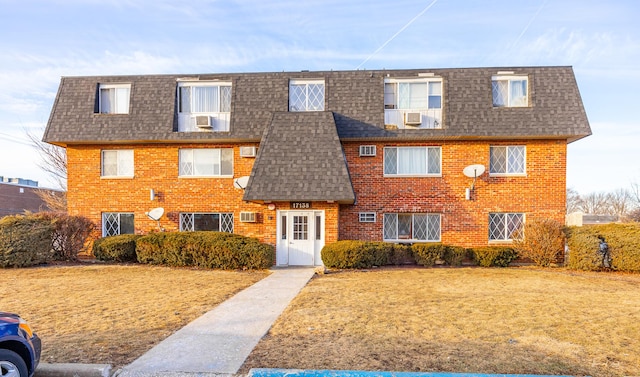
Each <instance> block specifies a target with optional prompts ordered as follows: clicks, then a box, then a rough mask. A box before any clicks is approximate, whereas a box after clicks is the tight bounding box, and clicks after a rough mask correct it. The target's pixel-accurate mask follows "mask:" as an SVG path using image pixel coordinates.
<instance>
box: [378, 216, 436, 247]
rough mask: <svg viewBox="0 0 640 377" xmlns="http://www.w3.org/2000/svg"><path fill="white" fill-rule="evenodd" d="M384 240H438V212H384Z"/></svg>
mask: <svg viewBox="0 0 640 377" xmlns="http://www.w3.org/2000/svg"><path fill="white" fill-rule="evenodd" d="M383 221H384V225H383V232H384V235H383V237H384V240H385V241H403V242H439V241H440V214H439V213H385V214H384V220H383Z"/></svg>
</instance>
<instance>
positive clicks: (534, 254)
mask: <svg viewBox="0 0 640 377" xmlns="http://www.w3.org/2000/svg"><path fill="white" fill-rule="evenodd" d="M523 232H524V237H521V238H520V239H516V240H514V242H513V245H514V247H515V249H516V250H517V251H518V254H519V255H520V256H521V257H524V258H527V259H530V260H532V261H533V262H534V263H535V264H536V265H538V266H544V267H546V266H549V265H551V264H553V263H558V262H559V261H561V260H562V257H563V255H564V243H565V233H564V227H563V225H562V224H560V223H559V222H557V221H555V220H552V219H533V220H531V221H527V222H526V224H525V225H524V229H523Z"/></svg>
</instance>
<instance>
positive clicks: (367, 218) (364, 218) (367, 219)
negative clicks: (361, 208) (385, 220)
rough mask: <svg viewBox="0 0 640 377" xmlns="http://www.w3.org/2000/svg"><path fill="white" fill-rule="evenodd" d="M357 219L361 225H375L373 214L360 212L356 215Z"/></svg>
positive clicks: (374, 215) (374, 214)
mask: <svg viewBox="0 0 640 377" xmlns="http://www.w3.org/2000/svg"><path fill="white" fill-rule="evenodd" d="M358 217H359V219H360V222H361V223H375V222H376V213H375V212H360V213H358Z"/></svg>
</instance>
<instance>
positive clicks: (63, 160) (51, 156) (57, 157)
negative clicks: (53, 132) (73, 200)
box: [25, 130, 67, 212]
mask: <svg viewBox="0 0 640 377" xmlns="http://www.w3.org/2000/svg"><path fill="white" fill-rule="evenodd" d="M25 132H26V134H27V137H28V138H29V140H30V142H31V146H32V147H33V148H34V149H35V150H36V152H38V154H39V155H40V163H39V164H38V166H39V167H40V168H41V169H42V170H44V171H45V172H47V173H48V174H49V175H50V176H51V177H53V179H54V180H55V182H56V184H57V185H58V187H57V188H59V189H60V190H62V192H61V193H60V194H59V195H57V194H55V193H52V192H51V191H47V190H38V191H37V194H38V196H39V197H40V198H41V199H42V200H43V201H44V202H45V203H46V204H47V206H48V207H49V209H50V210H52V211H57V212H66V211H67V195H66V191H67V153H66V150H65V149H64V148H62V147H58V146H56V145H53V144H49V143H45V142H44V141H42V140H41V139H40V137H39V136H36V135H35V134H34V133H32V132H30V131H28V130H25ZM43 133H44V130H43Z"/></svg>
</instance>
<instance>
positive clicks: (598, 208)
mask: <svg viewBox="0 0 640 377" xmlns="http://www.w3.org/2000/svg"><path fill="white" fill-rule="evenodd" d="M608 199H609V198H608V194H607V193H604V192H592V193H589V194H586V195H584V196H582V199H581V200H580V210H581V211H582V212H584V213H589V214H592V215H606V214H607V213H608V209H609V208H608V207H609V200H608Z"/></svg>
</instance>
